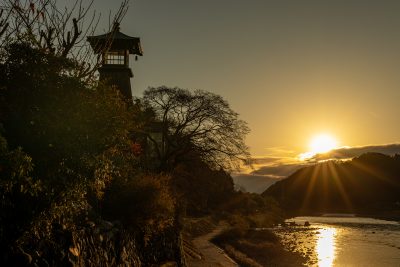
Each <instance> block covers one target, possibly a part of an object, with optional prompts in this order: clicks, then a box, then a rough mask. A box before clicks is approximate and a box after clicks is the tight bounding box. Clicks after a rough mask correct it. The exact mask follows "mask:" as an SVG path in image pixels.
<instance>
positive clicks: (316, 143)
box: [310, 134, 338, 154]
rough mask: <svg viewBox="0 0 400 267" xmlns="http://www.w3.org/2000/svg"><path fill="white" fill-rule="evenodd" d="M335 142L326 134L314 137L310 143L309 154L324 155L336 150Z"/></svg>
mask: <svg viewBox="0 0 400 267" xmlns="http://www.w3.org/2000/svg"><path fill="white" fill-rule="evenodd" d="M337 145H338V144H337V141H336V139H335V138H334V137H332V136H331V135H328V134H319V135H317V136H314V137H313V138H312V140H311V142H310V152H312V153H314V154H319V153H326V152H328V151H330V150H332V149H335V148H337Z"/></svg>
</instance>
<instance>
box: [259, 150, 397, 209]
mask: <svg viewBox="0 0 400 267" xmlns="http://www.w3.org/2000/svg"><path fill="white" fill-rule="evenodd" d="M262 195H263V196H273V197H274V198H276V200H278V202H279V203H280V204H281V206H282V207H283V208H284V209H286V210H287V211H288V212H290V213H294V214H311V213H324V212H328V213H332V212H353V213H369V214H372V213H375V214H376V213H385V212H389V211H396V210H399V209H400V155H395V156H393V157H392V156H387V155H383V154H379V153H367V154H364V155H361V156H360V157H357V158H354V159H353V160H351V161H347V162H335V161H328V162H324V163H318V164H316V165H313V166H310V167H306V168H303V169H300V170H298V171H297V172H295V173H294V174H292V175H291V176H289V177H288V178H287V179H284V180H282V181H279V182H277V183H275V184H274V185H272V186H271V187H269V188H268V189H267V190H266V191H264V192H263V194H262Z"/></svg>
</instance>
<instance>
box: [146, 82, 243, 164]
mask: <svg viewBox="0 0 400 267" xmlns="http://www.w3.org/2000/svg"><path fill="white" fill-rule="evenodd" d="M143 102H144V105H145V106H146V107H147V108H149V109H151V110H152V111H153V112H154V117H155V120H156V121H158V122H160V123H159V124H157V126H159V127H158V128H156V129H152V130H150V133H149V132H148V133H147V136H148V139H149V140H151V142H152V144H153V146H154V148H155V149H154V150H155V154H156V155H157V158H158V162H159V165H160V168H161V169H171V168H173V167H174V166H176V164H177V163H179V162H181V161H183V160H184V159H185V157H187V156H188V155H190V153H192V152H193V151H194V152H195V153H196V154H197V155H199V156H200V158H201V160H203V161H204V162H206V163H207V164H209V166H212V167H213V168H218V167H222V168H224V169H226V170H230V169H232V168H235V167H238V166H239V164H240V162H241V161H242V160H246V159H247V158H248V157H249V152H248V148H247V146H246V144H245V142H244V138H245V136H246V134H247V133H248V132H249V128H248V127H247V125H246V123H245V122H244V121H243V120H240V119H239V115H238V114H237V113H236V112H234V111H233V110H232V109H231V108H230V106H229V104H228V102H226V101H225V100H224V99H223V98H222V97H221V96H219V95H216V94H213V93H210V92H206V91H201V90H196V91H194V92H191V91H189V90H185V89H180V88H168V87H158V88H149V89H147V90H146V91H145V92H144V96H143ZM154 133H158V134H161V138H159V139H157V138H155V135H154Z"/></svg>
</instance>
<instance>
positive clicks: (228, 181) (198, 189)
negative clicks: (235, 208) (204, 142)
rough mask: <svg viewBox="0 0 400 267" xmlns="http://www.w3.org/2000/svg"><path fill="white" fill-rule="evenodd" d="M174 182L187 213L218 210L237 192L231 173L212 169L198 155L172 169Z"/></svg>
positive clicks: (174, 187)
mask: <svg viewBox="0 0 400 267" xmlns="http://www.w3.org/2000/svg"><path fill="white" fill-rule="evenodd" d="M171 185H172V187H173V189H174V190H175V193H176V195H177V196H178V198H179V199H180V204H181V205H182V206H185V208H186V212H187V214H188V215H201V214H207V213H210V212H212V211H216V210H217V207H219V206H221V205H222V204H223V203H225V202H226V201H228V200H229V198H231V197H232V196H233V194H234V187H233V180H232V177H231V176H230V175H229V174H228V173H226V172H225V171H224V170H213V169H211V168H210V167H209V165H207V164H206V163H204V162H203V161H201V160H200V159H199V158H197V159H195V158H192V159H191V160H187V161H185V162H184V163H181V164H179V165H178V166H177V167H176V168H175V169H174V171H173V172H172V181H171Z"/></svg>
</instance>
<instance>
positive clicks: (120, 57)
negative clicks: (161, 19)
mask: <svg viewBox="0 0 400 267" xmlns="http://www.w3.org/2000/svg"><path fill="white" fill-rule="evenodd" d="M87 40H88V42H89V43H90V45H91V47H92V49H93V50H94V52H95V53H96V54H99V55H101V57H102V61H101V62H102V64H101V66H100V67H99V68H98V71H99V73H100V81H104V82H106V83H108V84H110V85H112V86H116V87H117V88H118V89H119V90H120V91H121V93H122V94H123V95H124V96H125V97H126V98H127V99H128V100H131V99H132V91H131V78H132V77H133V73H132V70H131V68H130V67H129V55H135V58H137V56H142V55H143V51H142V47H141V45H140V38H138V37H131V36H128V35H126V34H123V33H122V32H120V27H119V24H118V23H115V24H114V26H113V29H112V31H111V32H109V33H106V34H103V35H97V36H89V37H88V38H87Z"/></svg>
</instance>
